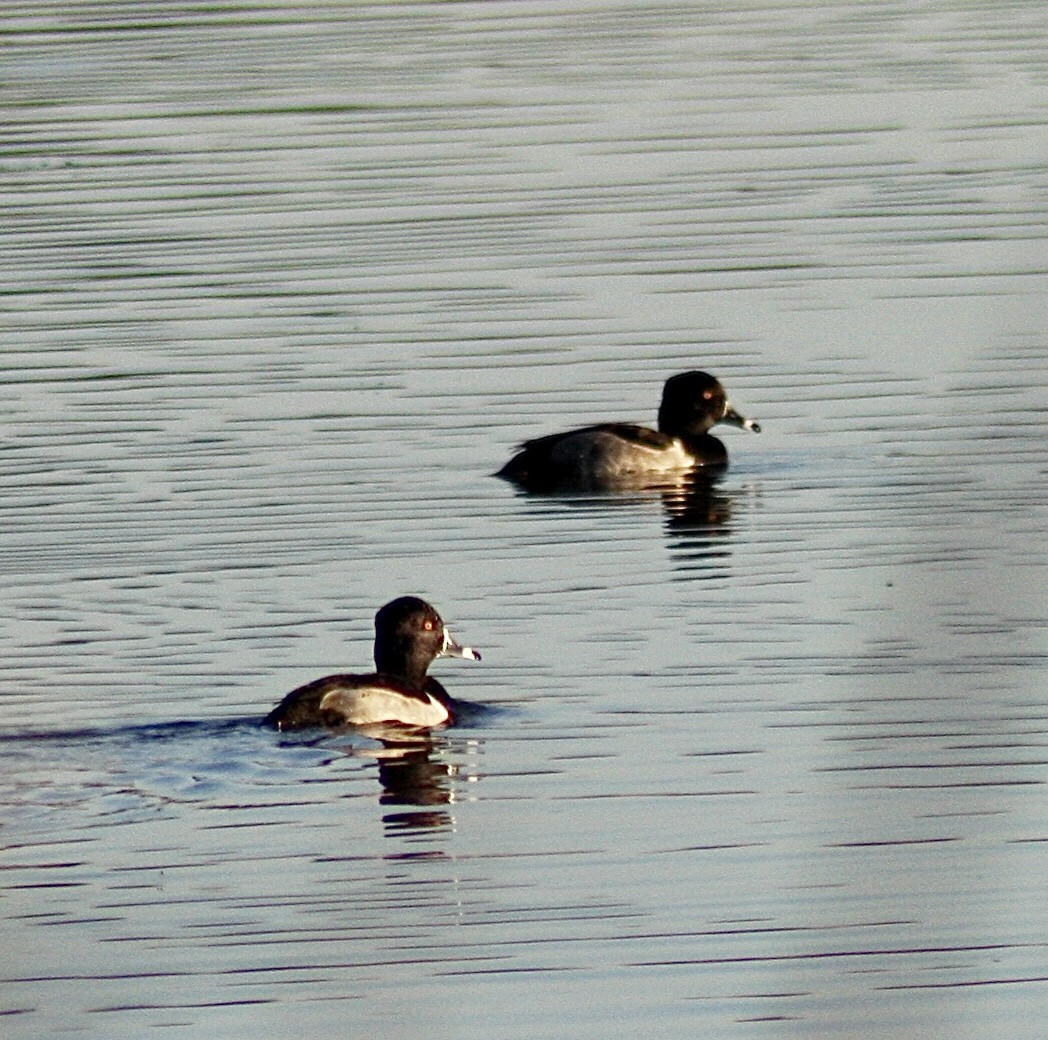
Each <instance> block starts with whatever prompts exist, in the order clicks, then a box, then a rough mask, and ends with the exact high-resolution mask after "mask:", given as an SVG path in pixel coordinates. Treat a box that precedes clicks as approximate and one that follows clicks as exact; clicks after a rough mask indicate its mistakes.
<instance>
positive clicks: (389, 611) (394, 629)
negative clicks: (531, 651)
mask: <svg viewBox="0 0 1048 1040" xmlns="http://www.w3.org/2000/svg"><path fill="white" fill-rule="evenodd" d="M437 657H465V658H469V659H471V660H473V661H479V660H480V654H479V653H477V651H476V650H474V649H473V648H472V647H469V646H459V644H458V643H456V642H455V640H454V639H452V638H451V633H450V632H449V631H448V630H447V627H446V626H445V624H444V622H443V621H442V620H441V617H440V615H439V614H438V613H437V612H436V611H435V610H434V609H433V608H432V607H431V606H430V605H429V604H428V603H427V602H426V601H425V600H421V599H418V598H417V597H415V596H402V597H401V598H400V599H395V600H393V601H392V602H391V603H387V604H386V605H385V606H384V607H383V608H382V609H381V610H380V611H379V612H378V613H377V614H376V615H375V666H376V668H377V669H378V671H377V672H373V673H370V674H368V675H328V676H325V677H324V678H323V679H316V680H314V681H313V682H311V683H307V684H306V685H305V686H300V687H299V688H298V689H297V690H292V691H291V692H290V693H289V694H288V695H287V696H286V697H285V698H284V699H283V700H282V701H281V702H280V703H279V704H278V705H277V706H276V707H275V708H274V709H273V710H272V711H271V712H270V713H269V714H268V715H267V716H266V718H265V722H266V724H267V725H270V726H276V728H277V729H299V728H302V727H305V726H367V725H372V724H376V723H383V722H397V723H401V724H403V725H405V726H439V725H442V724H443V723H446V722H452V721H454V712H455V704H454V701H452V699H451V698H450V697H449V696H448V692H447V690H445V689H444V687H443V686H441V685H440V683H439V682H437V680H436V679H434V678H432V677H431V676H428V675H426V670H427V669H428V668H429V666H430V664H432V662H433V660H434V659H435V658H437Z"/></svg>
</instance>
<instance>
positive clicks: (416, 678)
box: [375, 645, 429, 690]
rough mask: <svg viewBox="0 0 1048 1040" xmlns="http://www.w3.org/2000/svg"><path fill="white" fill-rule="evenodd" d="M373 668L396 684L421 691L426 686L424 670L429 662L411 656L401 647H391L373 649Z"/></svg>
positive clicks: (415, 655)
mask: <svg viewBox="0 0 1048 1040" xmlns="http://www.w3.org/2000/svg"><path fill="white" fill-rule="evenodd" d="M375 666H376V667H377V668H378V670H379V671H380V672H381V673H382V674H383V675H388V676H390V677H391V678H393V679H396V680H397V682H401V683H403V684H404V685H405V686H409V687H411V689H413V690H421V689H422V687H423V686H425V684H426V669H427V668H428V667H429V661H428V660H426V659H424V658H420V657H419V655H418V654H411V653H410V652H408V651H407V649H406V648H405V647H403V646H398V645H393V646H384V647H377V648H376V649H375Z"/></svg>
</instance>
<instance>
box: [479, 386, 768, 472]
mask: <svg viewBox="0 0 1048 1040" xmlns="http://www.w3.org/2000/svg"><path fill="white" fill-rule="evenodd" d="M721 422H723V423H731V424H732V425H733V426H741V427H742V428H743V429H745V430H752V431H753V432H754V433H759V432H760V426H758V425H757V423H755V422H754V421H753V420H752V419H744V418H743V417H742V416H741V415H739V413H738V412H737V411H735V409H734V408H732V406H731V405H730V404H729V403H728V396H727V394H726V393H725V392H724V387H723V386H721V384H720V382H719V381H718V380H716V379H714V377H713V376H711V375H708V374H707V373H706V372H681V373H680V374H679V375H675V376H671V377H670V378H669V379H668V380H666V385H665V387H664V388H663V391H662V404H660V405H659V428H658V430H652V429H649V428H648V427H647V426H634V425H632V424H630V423H600V424H599V425H596V426H586V427H584V428H582V429H579V430H569V431H568V432H566V433H554V434H550V435H549V436H548V437H539V438H538V439H536V440H532V441H525V442H524V444H522V445H521V451H520V452H519V453H518V454H517V455H514V457H513V458H512V459H510V460H509V462H507V463H506V465H505V466H503V467H502V469H500V470H499V471H498V473H497V474H496V476H499V477H504V478H505V479H506V480H512V481H514V482H515V483H517V484H520V485H521V486H522V487H524V488H526V489H529V490H542V489H556V488H568V487H581V488H585V487H606V488H614V487H615V486H616V485H617V484H620V483H626V482H631V483H632V482H634V481H635V480H636V478H637V477H649V478H655V477H658V476H660V475H668V474H672V473H680V472H683V471H688V470H692V469H695V468H696V467H699V466H710V467H716V466H719V467H724V466H727V464H728V452H727V450H726V449H725V447H724V445H723V444H722V443H721V442H720V441H719V440H717V438H716V437H713V436H711V435H710V433H709V429H710V427H711V426H713V425H714V424H716V423H721Z"/></svg>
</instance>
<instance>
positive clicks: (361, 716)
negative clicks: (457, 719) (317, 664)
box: [320, 686, 448, 726]
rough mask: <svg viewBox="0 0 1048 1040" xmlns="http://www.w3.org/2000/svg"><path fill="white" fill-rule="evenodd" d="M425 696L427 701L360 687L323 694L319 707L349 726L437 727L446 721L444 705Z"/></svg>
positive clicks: (394, 691) (446, 714)
mask: <svg viewBox="0 0 1048 1040" xmlns="http://www.w3.org/2000/svg"><path fill="white" fill-rule="evenodd" d="M424 696H425V698H426V700H424V701H422V700H418V699H416V698H415V697H406V696H404V694H402V693H397V692H396V690H387V689H385V687H382V686H361V687H359V688H356V689H346V690H332V691H331V692H330V693H328V694H325V695H324V698H323V700H321V702H320V710H321V711H330V712H333V713H334V714H336V715H339V716H340V717H341V718H342V721H343V722H345V723H346V724H347V725H350V726H367V725H369V724H371V723H373V722H402V723H403V724H404V725H405V726H439V725H440V724H441V723H442V722H447V721H448V710H447V708H445V707H444V705H443V704H441V703H440V701H438V700H436V699H435V698H434V697H431V696H430V695H429V694H428V693H427V694H424Z"/></svg>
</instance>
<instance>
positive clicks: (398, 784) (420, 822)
mask: <svg viewBox="0 0 1048 1040" xmlns="http://www.w3.org/2000/svg"><path fill="white" fill-rule="evenodd" d="M361 736H363V737H367V738H370V739H373V740H375V741H376V744H377V746H362V745H360V744H358V743H356V741H355V740H354V742H353V743H352V744H349V745H345V746H343V751H345V752H346V753H347V754H350V755H352V756H354V757H355V758H370V759H374V761H375V762H376V764H377V766H378V778H379V783H380V785H381V788H382V790H381V793H380V795H379V804H381V805H383V806H405V807H412V806H414V807H417V809H418V811H404V812H395V813H387V814H386V815H384V816H383V823H384V824H385V826H386V830H387V833H389V834H391V835H392V834H403V833H404V832H405V831H412V830H428V831H433V830H441V829H450V828H451V827H452V823H453V820H452V817H451V815H450V813H448V812H446V811H444V810H442V809H440V808H439V807H440V806H446V805H452V804H453V803H455V802H456V801H461V800H462V796H461V793H460V792H459V791H458V790H457V785H458V784H460V783H461V782H463V781H465V782H466V783H470V782H472V781H475V780H476V779H477V777H476V775H475V774H471V773H470V771H469V770H468V768H467V767H466V765H465V764H464V755H463V754H458V755H455V756H454V759H458V760H461V761H456V760H454V759H452V758H451V757H450V756H449V752H451V751H453V750H461V751H465V750H467V748H466V746H463V747H462V748H458V744H459V743H460V742H457V741H456V742H454V743H452V742H451V741H449V740H448V739H447V738H446V737H443V736H441V735H434V734H432V733H430V732H429V731H423V730H411V729H405V728H401V727H394V726H371V727H360V728H358V729H357V730H356V731H355V732H354V737H361Z"/></svg>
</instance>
